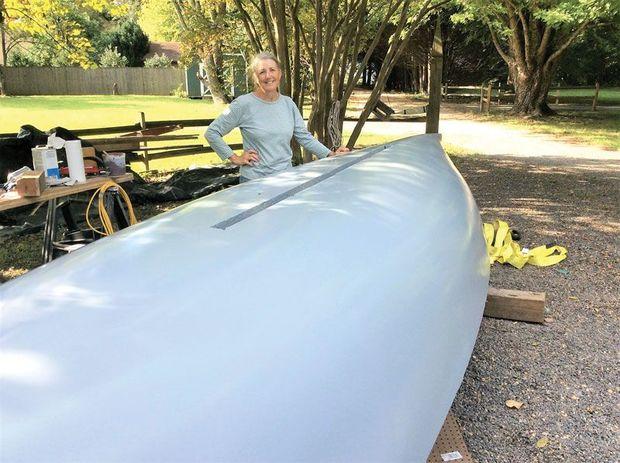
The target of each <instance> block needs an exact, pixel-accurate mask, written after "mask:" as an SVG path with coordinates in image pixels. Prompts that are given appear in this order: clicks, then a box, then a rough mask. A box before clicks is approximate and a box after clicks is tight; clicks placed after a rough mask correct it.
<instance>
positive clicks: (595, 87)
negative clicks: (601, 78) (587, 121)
mask: <svg viewBox="0 0 620 463" xmlns="http://www.w3.org/2000/svg"><path fill="white" fill-rule="evenodd" d="M600 89H601V84H599V82H598V80H597V81H596V84H595V85H594V99H593V100H592V111H596V105H597V104H598V92H599V90H600Z"/></svg>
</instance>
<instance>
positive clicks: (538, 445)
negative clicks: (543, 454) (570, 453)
mask: <svg viewBox="0 0 620 463" xmlns="http://www.w3.org/2000/svg"><path fill="white" fill-rule="evenodd" d="M548 443H549V438H548V437H543V438H542V439H538V442H536V448H537V449H542V448H543V447H544V446H546V445H547V444H548Z"/></svg>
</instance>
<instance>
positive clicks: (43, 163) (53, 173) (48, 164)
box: [32, 146, 60, 178]
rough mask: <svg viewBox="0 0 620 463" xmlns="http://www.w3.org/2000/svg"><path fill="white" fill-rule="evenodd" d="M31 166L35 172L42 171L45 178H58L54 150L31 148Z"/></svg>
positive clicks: (58, 173)
mask: <svg viewBox="0 0 620 463" xmlns="http://www.w3.org/2000/svg"><path fill="white" fill-rule="evenodd" d="M32 164H33V166H34V169H35V170H42V171H43V172H44V173H45V176H46V177H56V178H60V169H59V168H58V156H57V154H56V150H55V149H54V148H47V147H41V146H37V147H36V148H32Z"/></svg>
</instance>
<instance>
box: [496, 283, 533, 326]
mask: <svg viewBox="0 0 620 463" xmlns="http://www.w3.org/2000/svg"><path fill="white" fill-rule="evenodd" d="M484 316H485V317H493V318H503V319H506V320H516V321H524V322H532V323H544V321H545V293H542V292H533V291H519V290H516V289H501V288H489V292H488V295H487V302H486V305H485V307H484Z"/></svg>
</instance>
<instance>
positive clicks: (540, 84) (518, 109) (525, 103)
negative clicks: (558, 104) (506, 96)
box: [510, 64, 555, 116]
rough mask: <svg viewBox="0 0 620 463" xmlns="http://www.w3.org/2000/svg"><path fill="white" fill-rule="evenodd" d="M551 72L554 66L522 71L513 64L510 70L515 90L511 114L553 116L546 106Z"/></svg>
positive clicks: (553, 112) (551, 77) (552, 112)
mask: <svg viewBox="0 0 620 463" xmlns="http://www.w3.org/2000/svg"><path fill="white" fill-rule="evenodd" d="M553 71H554V66H542V67H539V68H530V69H522V68H520V67H518V66H517V65H516V64H515V65H513V66H512V67H511V68H510V74H511V76H512V81H513V82H514V88H515V100H514V104H513V106H512V113H513V114H518V115H531V116H549V115H552V114H555V111H553V110H552V109H551V108H550V107H549V105H548V104H547V95H548V93H549V88H550V86H551V81H552V79H553Z"/></svg>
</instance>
